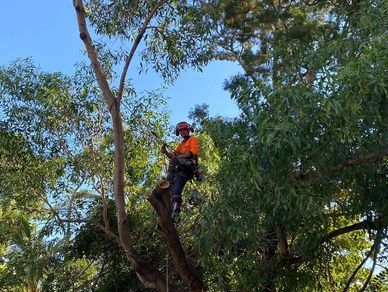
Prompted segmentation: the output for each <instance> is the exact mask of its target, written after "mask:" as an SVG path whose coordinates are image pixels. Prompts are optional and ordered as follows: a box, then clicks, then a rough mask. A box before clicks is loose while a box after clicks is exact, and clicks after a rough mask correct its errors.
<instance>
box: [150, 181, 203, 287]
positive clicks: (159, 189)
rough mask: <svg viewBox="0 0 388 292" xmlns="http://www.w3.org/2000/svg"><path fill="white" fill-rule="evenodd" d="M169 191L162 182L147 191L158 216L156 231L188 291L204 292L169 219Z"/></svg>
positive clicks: (165, 183)
mask: <svg viewBox="0 0 388 292" xmlns="http://www.w3.org/2000/svg"><path fill="white" fill-rule="evenodd" d="M169 190H170V189H169V183H168V182H167V181H164V180H162V181H159V182H158V184H157V186H156V188H155V189H153V190H150V191H148V192H147V193H146V194H145V197H146V198H147V200H148V201H149V202H150V203H151V205H152V207H154V209H155V211H156V212H157V214H158V216H159V223H158V227H157V230H158V232H159V233H160V234H161V235H162V236H163V238H164V240H165V242H166V245H167V249H168V251H169V253H170V255H171V257H172V260H173V262H174V265H175V268H176V269H177V271H178V273H179V275H180V276H181V278H182V280H183V281H184V282H185V283H186V284H187V285H188V287H189V289H190V291H198V292H199V291H204V290H205V287H204V284H203V283H202V280H201V279H200V277H199V276H198V275H197V273H196V271H195V269H194V267H193V266H192V265H191V264H190V263H189V262H188V260H187V258H186V255H185V252H184V250H183V247H182V244H181V241H180V239H179V236H178V234H177V232H176V229H175V227H174V224H173V223H172V221H171V219H170V200H171V198H170V193H169Z"/></svg>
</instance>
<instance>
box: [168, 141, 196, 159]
mask: <svg viewBox="0 0 388 292" xmlns="http://www.w3.org/2000/svg"><path fill="white" fill-rule="evenodd" d="M189 152H191V153H192V154H193V155H194V158H197V157H198V153H199V141H198V138H197V137H195V136H190V138H189V139H187V140H186V141H182V142H181V143H179V144H178V146H177V147H176V149H175V151H174V154H175V155H180V154H187V153H189Z"/></svg>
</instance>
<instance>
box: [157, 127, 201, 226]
mask: <svg viewBox="0 0 388 292" xmlns="http://www.w3.org/2000/svg"><path fill="white" fill-rule="evenodd" d="M190 132H193V127H191V126H190V125H189V124H188V123H186V122H180V123H178V124H177V125H176V127H175V135H177V136H179V135H180V136H181V137H182V138H183V141H182V142H181V143H179V144H178V146H177V147H176V149H175V151H172V152H168V151H167V149H166V146H165V145H163V146H162V148H161V149H160V152H161V153H163V154H165V155H166V156H167V157H168V158H169V159H170V164H169V167H168V173H167V180H168V181H169V182H170V184H171V204H172V212H171V218H172V220H173V221H174V222H175V223H178V222H179V214H180V207H181V204H182V192H183V188H184V187H185V185H186V183H187V182H188V181H189V180H190V179H192V178H193V176H194V175H195V174H196V171H197V170H198V153H199V141H198V139H197V137H195V136H192V135H190ZM197 179H198V178H197Z"/></svg>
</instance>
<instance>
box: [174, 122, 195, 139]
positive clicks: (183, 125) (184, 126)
mask: <svg viewBox="0 0 388 292" xmlns="http://www.w3.org/2000/svg"><path fill="white" fill-rule="evenodd" d="M182 129H187V130H189V132H190V131H191V132H192V131H194V129H193V127H192V126H190V125H189V124H188V123H186V122H180V123H178V124H177V125H176V127H175V135H177V136H179V130H182Z"/></svg>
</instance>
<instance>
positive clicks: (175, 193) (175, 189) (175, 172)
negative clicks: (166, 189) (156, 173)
mask: <svg viewBox="0 0 388 292" xmlns="http://www.w3.org/2000/svg"><path fill="white" fill-rule="evenodd" d="M167 180H168V181H169V182H170V184H171V190H170V193H171V204H172V210H176V209H180V207H181V204H182V192H183V188H184V187H185V185H186V183H187V181H188V180H189V178H188V177H187V176H186V175H185V174H183V173H182V172H181V171H179V169H177V168H170V171H169V172H168V175H167Z"/></svg>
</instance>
